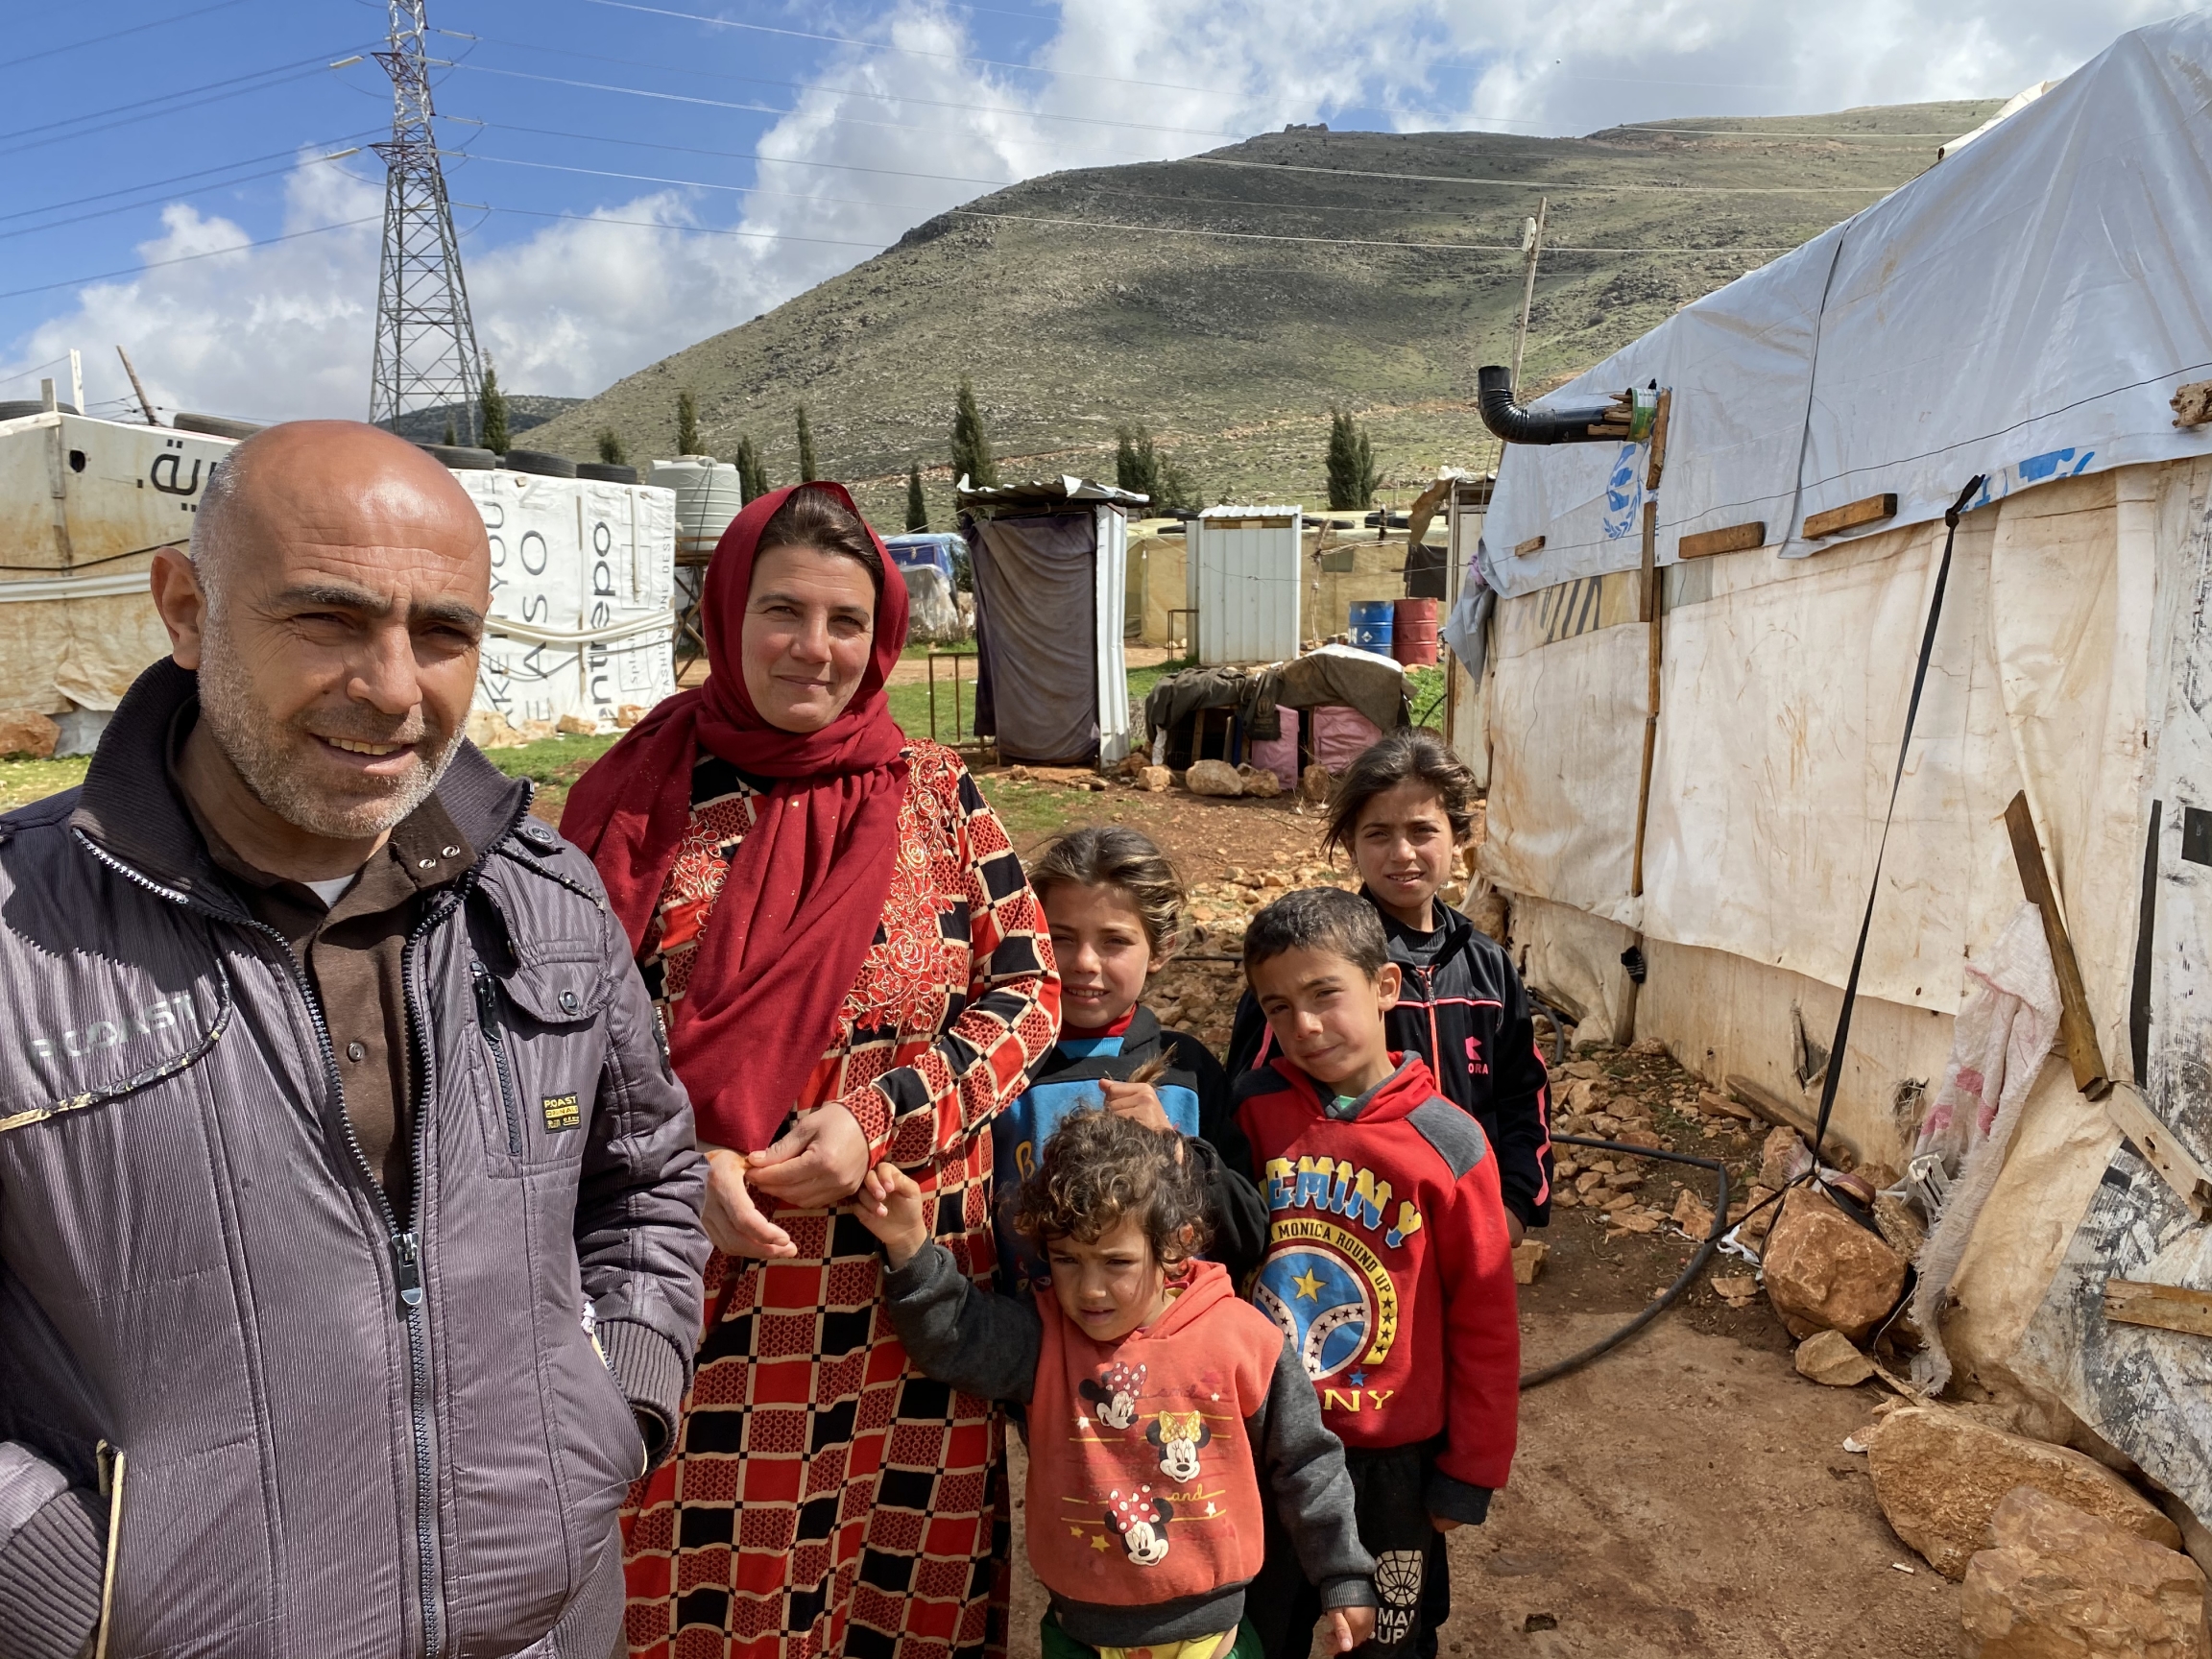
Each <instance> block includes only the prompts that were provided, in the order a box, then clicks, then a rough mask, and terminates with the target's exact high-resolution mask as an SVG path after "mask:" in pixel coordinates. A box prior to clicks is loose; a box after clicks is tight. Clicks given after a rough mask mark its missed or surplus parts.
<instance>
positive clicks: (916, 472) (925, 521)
mask: <svg viewBox="0 0 2212 1659" xmlns="http://www.w3.org/2000/svg"><path fill="white" fill-rule="evenodd" d="M906 528H907V530H908V532H909V533H913V532H917V531H922V530H926V529H928V528H929V502H928V500H927V498H926V497H925V496H924V495H923V493H922V463H921V462H919V461H916V462H914V463H913V464H912V465H911V466H909V467H908V468H907V469H906Z"/></svg>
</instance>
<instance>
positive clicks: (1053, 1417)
mask: <svg viewBox="0 0 2212 1659" xmlns="http://www.w3.org/2000/svg"><path fill="white" fill-rule="evenodd" d="M1180 1139H1181V1138H1180V1137H1179V1136H1177V1135H1176V1134H1174V1133H1173V1132H1172V1131H1169V1132H1167V1133H1166V1134H1162V1133H1160V1132H1158V1131H1155V1130H1153V1129H1150V1128H1147V1127H1146V1126H1145V1125H1144V1124H1143V1123H1142V1122H1141V1121H1139V1120H1138V1119H1136V1118H1123V1117H1119V1116H1117V1115H1114V1114H1111V1113H1106V1112H1101V1111H1096V1110H1086V1111H1079V1112H1076V1113H1074V1114H1072V1115H1071V1116H1070V1117H1069V1118H1066V1119H1065V1120H1064V1121H1063V1122H1062V1124H1061V1126H1060V1128H1059V1129H1058V1130H1057V1131H1056V1132H1055V1133H1054V1134H1053V1135H1052V1137H1051V1138H1050V1139H1049V1140H1048V1141H1046V1143H1045V1149H1044V1157H1043V1159H1042V1161H1041V1163H1040V1164H1039V1166H1038V1167H1037V1169H1036V1171H1035V1172H1034V1173H1033V1174H1032V1175H1030V1177H1029V1178H1028V1180H1026V1181H1025V1182H1023V1183H1022V1188H1021V1191H1020V1195H1019V1200H1018V1206H1017V1209H1016V1213H1015V1215H1014V1225H1015V1227H1016V1228H1017V1229H1018V1230H1019V1231H1021V1232H1022V1234H1023V1235H1025V1236H1026V1237H1027V1238H1029V1239H1030V1240H1031V1241H1032V1242H1033V1243H1034V1244H1035V1245H1036V1247H1037V1248H1038V1249H1039V1251H1040V1252H1041V1253H1042V1254H1043V1256H1044V1257H1045V1259H1046V1262H1047V1263H1048V1264H1049V1266H1050V1270H1051V1283H1050V1288H1049V1289H1048V1290H1045V1291H1041V1292H1037V1293H1035V1294H1034V1295H1032V1294H1031V1293H1029V1292H1027V1291H1023V1292H1021V1293H1018V1294H1015V1295H1007V1294H1004V1293H997V1292H994V1291H992V1290H990V1289H987V1288H986V1287H984V1286H980V1285H976V1284H974V1283H971V1282H970V1281H969V1280H968V1279H967V1278H966V1277H964V1276H963V1275H962V1273H961V1271H960V1269H959V1267H958V1265H957V1264H956V1263H955V1262H953V1260H952V1258H951V1256H950V1254H949V1253H948V1252H947V1251H946V1250H945V1248H944V1247H943V1246H942V1245H940V1244H938V1243H936V1242H935V1241H934V1240H933V1239H932V1238H930V1220H931V1214H932V1210H933V1207H932V1206H929V1205H926V1203H925V1202H924V1200H923V1198H922V1194H921V1191H920V1190H919V1189H918V1188H917V1187H916V1186H915V1185H914V1183H913V1182H912V1181H911V1180H910V1179H908V1178H907V1177H906V1176H905V1175H904V1174H903V1173H902V1172H901V1171H900V1170H899V1169H897V1168H896V1167H894V1166H891V1165H888V1164H883V1165H878V1166H877V1167H876V1168H875V1170H874V1171H872V1172H871V1173H870V1175H869V1176H868V1179H867V1182H866V1184H865V1189H864V1190H863V1192H862V1193H861V1194H860V1195H859V1198H858V1200H857V1201H856V1202H855V1204H854V1213H855V1214H857V1215H858V1216H859V1219H860V1221H861V1224H862V1225H864V1226H865V1227H867V1228H868V1230H869V1231H870V1232H872V1233H874V1234H875V1235H876V1237H877V1238H878V1239H880V1240H881V1241H882V1244H883V1254H884V1260H885V1264H886V1271H885V1274H884V1280H883V1288H884V1292H885V1298H884V1299H885V1301H886V1303H887V1305H888V1307H889V1309H890V1313H891V1322H892V1324H893V1325H894V1326H895V1327H896V1328H897V1330H898V1332H899V1336H900V1340H901V1341H902V1343H903V1344H904V1345H905V1348H906V1353H907V1356H908V1358H910V1359H911V1360H912V1362H913V1364H914V1365H915V1367H916V1368H917V1369H918V1370H920V1371H921V1372H922V1374H923V1375H924V1376H926V1377H930V1378H933V1379H935V1380H936V1381H938V1382H940V1383H950V1384H951V1385H952V1386H953V1387H955V1388H959V1389H962V1390H964V1391H965V1392H967V1393H971V1394H980V1395H983V1396H985V1397H987V1398H993V1399H999V1400H1010V1401H1014V1402H1017V1403H1019V1404H1020V1405H1022V1407H1025V1409H1026V1411H1027V1420H1026V1423H1027V1437H1028V1445H1029V1483H1028V1499H1027V1503H1026V1504H1025V1513H1026V1522H1027V1526H1026V1539H1027V1543H1028V1548H1029V1564H1030V1567H1031V1568H1032V1569H1033V1570H1034V1571H1035V1572H1036V1575H1037V1576H1038V1578H1039V1579H1040V1580H1042V1581H1043V1583H1044V1585H1045V1588H1046V1590H1047V1591H1048V1592H1049V1593H1050V1595H1051V1610H1050V1611H1049V1612H1048V1613H1047V1614H1046V1617H1045V1624H1044V1629H1043V1631H1042V1632H1041V1647H1042V1652H1043V1656H1044V1659H1088V1656H1090V1655H1093V1654H1096V1655H1101V1656H1103V1659H1139V1656H1143V1659H1232V1655H1234V1659H1261V1653H1260V1645H1259V1640H1258V1638H1257V1637H1256V1636H1255V1635H1253V1634H1252V1633H1251V1631H1250V1630H1249V1629H1247V1628H1245V1627H1244V1619H1245V1616H1246V1614H1247V1612H1248V1608H1247V1604H1246V1597H1245V1591H1246V1588H1247V1586H1248V1585H1249V1584H1250V1582H1251V1580H1252V1578H1253V1576H1254V1575H1255V1574H1257V1573H1258V1572H1259V1571H1260V1568H1261V1565H1262V1554H1263V1544H1262V1540H1263V1539H1267V1538H1269V1537H1270V1536H1271V1534H1270V1532H1269V1528H1268V1527H1267V1525H1266V1520H1267V1517H1268V1516H1269V1515H1270V1514H1272V1515H1273V1516H1275V1517H1277V1518H1279V1519H1280V1522H1281V1524H1282V1526H1283V1527H1284V1528H1285V1536H1286V1539H1287V1541H1288V1542H1287V1545H1286V1548H1285V1549H1284V1550H1283V1551H1281V1552H1282V1553H1283V1555H1284V1556H1285V1558H1286V1561H1287V1562H1288V1565H1287V1567H1286V1569H1285V1571H1286V1572H1287V1573H1289V1574H1290V1575H1294V1576H1295V1577H1296V1578H1297V1580H1298V1583H1299V1586H1300V1587H1301V1589H1303V1590H1304V1591H1306V1592H1307V1593H1308V1594H1310V1596H1312V1597H1313V1598H1314V1602H1315V1606H1316V1608H1317V1609H1318V1608H1322V1607H1326V1609H1327V1610H1328V1617H1329V1620H1330V1623H1331V1625H1332V1629H1331V1640H1330V1643H1329V1648H1328V1650H1329V1651H1330V1652H1332V1653H1344V1652H1349V1651H1351V1650H1352V1649H1353V1648H1354V1647H1357V1646H1358V1644H1359V1643H1360V1642H1362V1641H1363V1640H1365V1638H1366V1637H1367V1636H1368V1634H1369V1633H1370V1632H1371V1631H1372V1630H1373V1629H1374V1626H1375V1605H1374V1604H1375V1591H1374V1588H1373V1585H1372V1584H1371V1582H1370V1575H1371V1573H1372V1571H1373V1567H1374V1563H1373V1562H1372V1561H1371V1560H1370V1559H1369V1558H1368V1555H1367V1552H1366V1551H1364V1550H1362V1549H1361V1548H1360V1546H1359V1541H1358V1534H1357V1530H1356V1527H1355V1524H1354V1520H1353V1501H1352V1485H1351V1482H1350V1480H1349V1479H1347V1478H1346V1476H1345V1473H1344V1454H1343V1449H1342V1448H1341V1447H1340V1446H1339V1445H1338V1444H1337V1442H1336V1437H1335V1436H1334V1435H1333V1434H1331V1433H1330V1432H1329V1431H1327V1430H1326V1429H1324V1428H1323V1427H1322V1426H1321V1417H1320V1413H1319V1411H1318V1410H1317V1409H1316V1408H1315V1402H1314V1396H1313V1390H1312V1387H1311V1385H1310V1383H1308V1382H1307V1381H1306V1376H1305V1373H1304V1371H1303V1370H1302V1369H1301V1368H1300V1366H1299V1364H1298V1361H1297V1359H1296V1358H1295V1356H1294V1355H1293V1354H1292V1353H1291V1352H1290V1349H1289V1347H1288V1345H1287V1343H1286V1341H1285V1340H1284V1337H1283V1334H1282V1333H1281V1332H1280V1331H1278V1330H1277V1329H1276V1328H1275V1327H1274V1326H1273V1325H1271V1324H1270V1323H1269V1322H1268V1321H1267V1320H1266V1319H1265V1318H1263V1317H1262V1315H1261V1314H1260V1313H1259V1312H1258V1311H1256V1310H1254V1309H1253V1308H1251V1307H1250V1306H1249V1305H1248V1304H1246V1303H1243V1302H1240V1301H1238V1298H1237V1291H1236V1287H1235V1286H1233V1285H1231V1283H1230V1281H1229V1274H1228V1270H1227V1269H1226V1268H1224V1267H1223V1266H1222V1265H1221V1264H1220V1263H1219V1262H1202V1261H1198V1260H1196V1259H1195V1257H1194V1255H1193V1252H1194V1251H1195V1250H1196V1249H1198V1248H1199V1247H1200V1246H1201V1245H1202V1244H1203V1243H1204V1241H1205V1240H1204V1233H1205V1225H1206V1220H1205V1217H1206V1209H1207V1188H1206V1176H1205V1174H1204V1172H1203V1171H1202V1169H1201V1166H1200V1161H1199V1160H1198V1159H1196V1158H1192V1157H1186V1156H1182V1155H1180V1151H1179V1142H1180ZM1310 1625H1311V1622H1310V1621H1309V1629H1310ZM1305 1652H1306V1650H1305V1649H1304V1648H1300V1649H1299V1653H1300V1659H1304V1655H1305Z"/></svg>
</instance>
